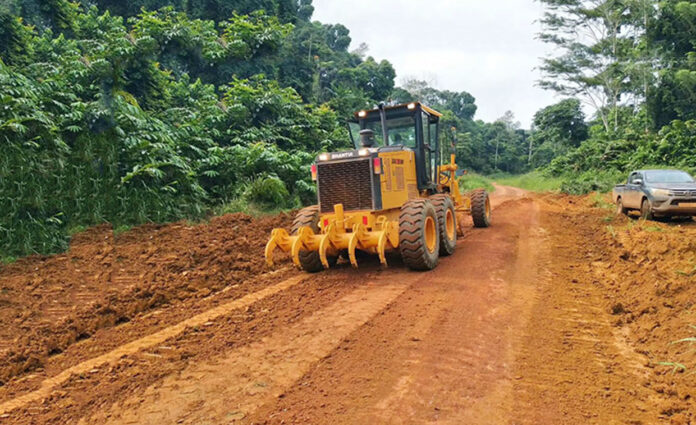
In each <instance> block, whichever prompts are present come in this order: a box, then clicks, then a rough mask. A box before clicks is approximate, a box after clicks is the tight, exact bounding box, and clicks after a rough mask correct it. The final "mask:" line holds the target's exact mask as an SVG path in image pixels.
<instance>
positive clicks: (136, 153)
mask: <svg viewBox="0 0 696 425" xmlns="http://www.w3.org/2000/svg"><path fill="white" fill-rule="evenodd" d="M16 3H17V4H18V6H17V7H16V8H14V9H12V10H10V11H9V12H14V13H27V20H28V21H30V22H34V23H36V24H37V26H36V27H31V26H28V25H26V24H25V23H24V22H25V21H24V20H23V19H22V18H20V17H18V16H17V15H13V14H11V13H7V11H4V12H5V13H2V14H0V39H2V40H3V41H4V43H3V44H2V45H0V54H1V55H2V56H1V57H2V61H0V143H2V145H3V155H2V156H0V210H2V211H3V213H2V214H1V215H0V253H1V254H2V256H3V257H9V256H17V255H26V254H29V253H51V252H55V251H58V250H63V249H65V248H66V247H67V242H68V239H69V236H70V235H71V234H72V233H74V231H76V230H77V229H82V228H84V227H85V226H89V225H92V224H97V223H102V222H110V223H112V224H113V225H114V228H115V229H121V228H129V227H130V226H132V225H137V224H140V223H143V222H148V221H152V222H166V221H171V220H179V219H181V218H193V219H196V218H201V217H203V216H205V215H206V214H208V213H209V212H210V211H211V210H214V209H215V208H216V206H218V205H223V204H225V203H228V202H230V201H231V200H233V199H242V200H243V201H244V202H249V203H254V204H257V205H259V206H260V207H262V208H271V207H272V208H294V207H297V206H299V205H301V204H302V203H310V202H315V201H316V194H315V191H314V186H313V185H312V182H311V180H310V173H309V165H310V164H311V162H312V161H313V159H314V157H315V153H316V152H317V151H319V150H327V149H330V150H335V149H338V148H340V147H342V146H345V144H346V143H347V135H346V133H345V131H346V130H345V129H343V127H342V126H341V125H340V119H339V117H338V115H337V113H336V112H334V110H332V109H331V108H330V107H329V106H326V105H324V106H314V105H307V104H305V103H304V100H303V99H302V97H301V96H300V95H299V94H298V93H297V92H296V90H295V89H293V88H292V87H285V86H283V85H281V84H280V83H279V82H277V81H275V80H273V79H269V78H267V77H265V76H264V75H261V74H259V75H251V76H249V77H248V78H237V77H235V76H234V73H235V72H236V70H238V69H242V68H244V66H245V65H246V64H248V63H249V62H255V61H263V60H266V59H271V60H273V61H278V60H279V56H277V55H278V54H279V52H280V50H282V48H283V47H282V45H283V44H284V43H285V40H286V39H287V38H288V36H289V33H290V31H291V29H292V27H291V26H289V25H285V24H282V23H281V21H283V20H284V19H279V18H278V17H276V16H269V15H266V14H264V13H262V12H252V13H251V14H250V15H239V14H236V13H234V12H231V13H230V14H229V15H227V16H226V17H225V20H221V21H219V22H213V21H206V20H201V19H189V18H188V17H187V15H186V14H184V13H183V12H180V11H176V10H175V9H173V8H165V9H162V10H159V11H156V12H151V11H143V12H140V13H139V14H138V15H137V16H131V17H130V18H129V19H128V20H127V23H125V22H124V20H123V19H122V18H120V17H117V16H113V15H112V14H111V13H108V12H106V13H102V12H100V11H99V10H98V9H97V8H90V9H87V10H85V9H83V8H81V7H80V6H79V5H76V4H72V3H64V2H60V1H54V2H47V3H43V2H42V3H41V7H39V8H38V9H37V8H36V7H35V6H38V4H34V3H32V2H30V1H18V2H16ZM118 3H119V4H120V2H118ZM114 4H116V2H114ZM190 4H192V3H189V5H190ZM274 4H277V5H280V4H281V3H280V2H278V3H274ZM303 4H304V5H305V6H306V5H308V4H310V3H309V2H304V3H303ZM163 5H164V4H163ZM166 5H167V6H169V5H170V4H169V2H167V4H166ZM279 7H280V6H279ZM30 12H31V13H30ZM39 24H40V25H39ZM338 36H341V34H338ZM343 36H344V37H345V34H344V35H343ZM341 43H345V41H342V42H341V41H340V40H338V39H336V40H334V45H335V47H336V48H338V47H340V46H339V45H340V44H341ZM265 58H266V59H265ZM360 65H361V63H360V61H356V66H360ZM366 66H371V65H366ZM227 76H229V78H228V79H226V80H224V83H221V82H220V81H222V79H225V78H227ZM392 84H393V83H392ZM387 86H388V84H387Z"/></svg>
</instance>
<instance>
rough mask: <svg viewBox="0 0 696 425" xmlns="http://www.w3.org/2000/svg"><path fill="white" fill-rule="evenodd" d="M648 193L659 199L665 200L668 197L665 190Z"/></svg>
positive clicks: (651, 190) (652, 190)
mask: <svg viewBox="0 0 696 425" xmlns="http://www.w3.org/2000/svg"><path fill="white" fill-rule="evenodd" d="M650 193H652V195H653V196H659V197H661V198H667V197H668V196H669V190H667V189H650Z"/></svg>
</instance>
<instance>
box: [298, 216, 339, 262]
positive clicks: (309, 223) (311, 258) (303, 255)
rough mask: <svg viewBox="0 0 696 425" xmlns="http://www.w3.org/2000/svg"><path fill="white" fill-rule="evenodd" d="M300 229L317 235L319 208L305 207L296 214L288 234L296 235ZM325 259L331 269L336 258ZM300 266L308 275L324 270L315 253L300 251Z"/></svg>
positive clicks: (318, 230) (317, 254)
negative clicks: (308, 230) (308, 229)
mask: <svg viewBox="0 0 696 425" xmlns="http://www.w3.org/2000/svg"><path fill="white" fill-rule="evenodd" d="M301 227H309V228H310V229H312V230H313V231H314V233H316V234H319V232H320V229H319V206H317V205H314V206H311V207H307V208H304V209H301V210H300V212H298V213H297V215H296V216H295V220H294V221H293V222H292V229H291V231H290V232H291V233H292V234H293V235H296V234H297V231H298V230H299V229H300V228H301ZM327 259H328V260H329V265H330V266H331V267H333V266H335V265H336V262H337V261H338V256H328V257H327ZM300 265H301V266H302V270H304V271H306V272H309V273H317V272H320V271H322V270H324V265H323V264H321V258H320V257H319V253H318V252H317V251H300Z"/></svg>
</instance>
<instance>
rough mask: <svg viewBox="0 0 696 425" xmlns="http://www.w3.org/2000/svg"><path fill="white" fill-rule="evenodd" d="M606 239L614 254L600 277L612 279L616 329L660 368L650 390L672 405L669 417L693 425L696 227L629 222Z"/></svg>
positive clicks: (600, 266)
mask: <svg viewBox="0 0 696 425" xmlns="http://www.w3.org/2000/svg"><path fill="white" fill-rule="evenodd" d="M604 239H605V241H606V243H607V245H608V246H611V247H612V248H614V249H613V250H612V251H611V255H610V257H609V258H608V261H605V262H600V263H597V264H595V272H596V273H597V274H599V275H601V276H605V277H606V278H607V279H608V281H607V282H606V283H605V285H606V286H607V289H608V290H609V291H610V294H611V303H610V305H609V306H608V308H610V310H611V312H612V313H613V314H614V315H615V316H616V326H617V327H619V328H622V329H625V330H626V333H627V334H628V338H629V340H630V341H631V342H632V344H633V346H634V347H635V349H636V350H637V351H638V352H640V353H641V354H643V355H644V356H645V357H646V358H647V360H648V363H647V364H648V366H649V367H651V368H654V374H653V376H651V379H650V381H649V382H647V383H646V384H647V385H648V386H650V387H651V388H652V389H654V390H655V391H656V392H657V393H658V394H659V395H660V398H664V399H665V400H666V402H665V403H664V409H663V414H664V415H665V416H669V417H671V418H672V423H690V422H689V421H690V420H695V419H696V416H695V415H696V412H694V410H693V407H694V406H693V397H694V396H696V380H695V379H694V378H693V374H694V373H695V372H696V351H695V350H694V346H693V344H694V343H696V307H695V304H696V285H695V284H696V226H694V225H693V224H665V223H655V222H629V223H628V224H626V225H624V226H621V227H619V228H617V227H613V228H612V229H610V231H609V232H607V234H605V236H604Z"/></svg>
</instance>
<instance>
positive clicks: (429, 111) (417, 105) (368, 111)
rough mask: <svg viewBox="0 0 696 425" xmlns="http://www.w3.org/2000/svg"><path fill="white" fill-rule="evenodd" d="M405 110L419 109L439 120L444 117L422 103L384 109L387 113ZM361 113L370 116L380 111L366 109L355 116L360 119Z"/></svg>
mask: <svg viewBox="0 0 696 425" xmlns="http://www.w3.org/2000/svg"><path fill="white" fill-rule="evenodd" d="M411 105H413V107H411V108H409V106H411ZM404 108H407V109H417V108H420V109H421V110H422V111H424V112H426V113H427V114H428V115H431V116H434V117H438V118H440V117H441V116H442V114H441V113H439V112H437V111H436V110H434V109H433V108H430V107H428V106H426V105H424V104H423V103H421V102H409V103H402V104H400V105H393V106H385V107H384V109H385V110H386V111H391V110H395V109H404ZM361 112H367V113H368V114H370V113H373V112H379V109H378V108H375V109H365V110H363V111H357V112H356V113H355V114H354V116H355V118H360V116H359V114H360V113H361Z"/></svg>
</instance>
